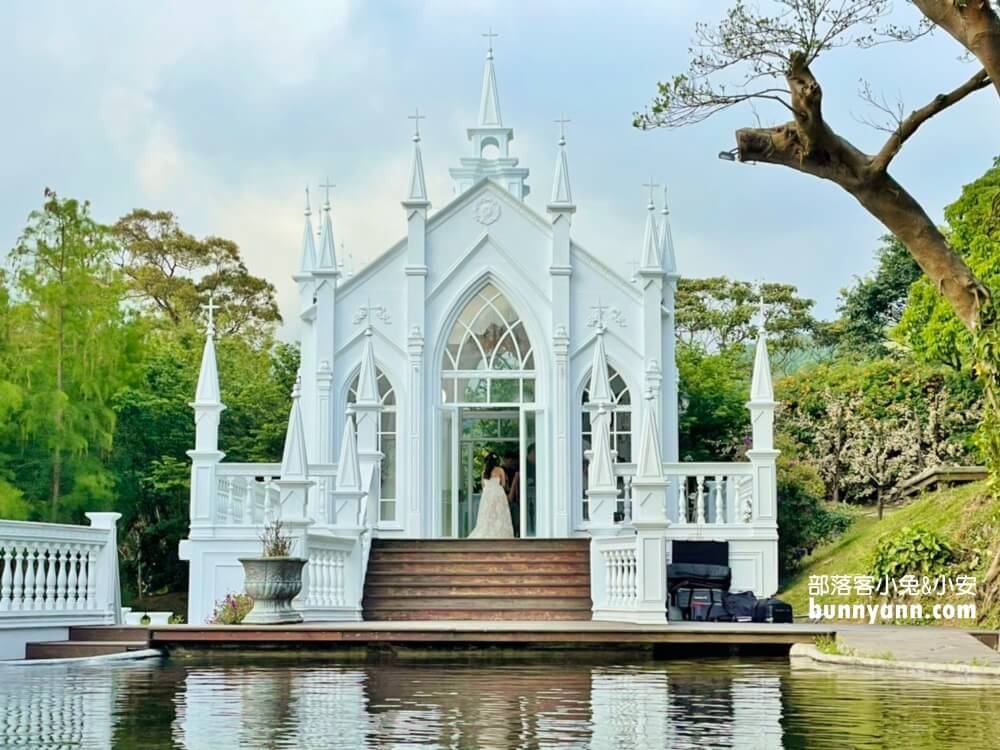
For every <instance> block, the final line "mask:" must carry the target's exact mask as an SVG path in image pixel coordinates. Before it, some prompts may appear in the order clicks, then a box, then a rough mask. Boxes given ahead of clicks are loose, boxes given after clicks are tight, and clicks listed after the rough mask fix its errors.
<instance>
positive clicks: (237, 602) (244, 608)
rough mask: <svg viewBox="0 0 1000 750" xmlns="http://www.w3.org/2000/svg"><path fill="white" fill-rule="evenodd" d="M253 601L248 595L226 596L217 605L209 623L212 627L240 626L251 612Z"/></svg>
mask: <svg viewBox="0 0 1000 750" xmlns="http://www.w3.org/2000/svg"><path fill="white" fill-rule="evenodd" d="M251 609H253V599H251V598H250V597H249V596H248V595H246V594H226V598H225V599H223V600H222V601H221V602H217V603H216V605H215V612H213V613H212V619H211V620H209V621H208V622H209V623H210V624H211V625H239V624H240V623H241V622H243V618H244V617H246V616H247V615H248V614H249V613H250V610H251Z"/></svg>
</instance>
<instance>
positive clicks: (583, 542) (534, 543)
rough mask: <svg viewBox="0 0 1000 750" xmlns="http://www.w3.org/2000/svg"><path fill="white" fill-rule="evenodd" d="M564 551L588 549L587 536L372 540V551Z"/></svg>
mask: <svg viewBox="0 0 1000 750" xmlns="http://www.w3.org/2000/svg"><path fill="white" fill-rule="evenodd" d="M484 549H488V550H492V551H502V552H524V553H525V554H533V553H535V552H564V551H583V552H587V551H588V550H589V549H590V540H589V539H375V540H373V541H372V551H373V552H382V551H389V552H399V551H406V552H412V551H426V550H438V551H440V550H444V551H448V552H468V551H472V552H482V551H483V550H484Z"/></svg>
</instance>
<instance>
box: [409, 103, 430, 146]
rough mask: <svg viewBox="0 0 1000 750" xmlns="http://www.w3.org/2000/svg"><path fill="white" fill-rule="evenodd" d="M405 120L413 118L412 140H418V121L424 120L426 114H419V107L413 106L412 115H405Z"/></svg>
mask: <svg viewBox="0 0 1000 750" xmlns="http://www.w3.org/2000/svg"><path fill="white" fill-rule="evenodd" d="M406 119H407V120H413V140H414V142H416V141H419V140H420V121H421V120H426V119H427V116H426V115H422V114H420V109H419V108H414V110H413V114H412V115H407V116H406Z"/></svg>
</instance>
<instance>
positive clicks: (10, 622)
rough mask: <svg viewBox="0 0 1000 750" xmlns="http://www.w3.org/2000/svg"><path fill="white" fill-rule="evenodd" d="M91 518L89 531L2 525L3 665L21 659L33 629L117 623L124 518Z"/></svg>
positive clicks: (0, 619) (0, 633) (50, 525)
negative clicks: (119, 525) (119, 524)
mask: <svg viewBox="0 0 1000 750" xmlns="http://www.w3.org/2000/svg"><path fill="white" fill-rule="evenodd" d="M88 516H90V517H91V523H92V525H91V526H71V525H68V524H53V523H34V522H29V521H3V520H0V651H2V652H3V655H0V659H2V658H13V657H18V658H19V657H21V656H23V653H24V651H23V649H24V642H26V641H27V640H31V638H30V637H29V636H30V631H31V629H32V628H39V627H52V626H59V627H61V626H66V625H77V624H78V625H88V624H98V623H106V624H113V623H115V622H118V621H119V619H120V592H119V585H118V545H117V537H116V531H115V527H114V522H115V521H116V520H117V519H118V518H119V517H120V515H119V514H118V513H92V514H88ZM15 631H17V632H16V633H15ZM18 634H20V635H18ZM22 636H24V637H23V638H22ZM18 638H21V641H20V642H19V645H18V643H15V641H16V640H17V639H18ZM36 640H37V638H36Z"/></svg>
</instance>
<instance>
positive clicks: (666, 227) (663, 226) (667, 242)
mask: <svg viewBox="0 0 1000 750" xmlns="http://www.w3.org/2000/svg"><path fill="white" fill-rule="evenodd" d="M660 213H661V214H663V218H662V219H661V220H660V264H661V265H662V266H663V271H664V272H665V273H667V274H668V275H674V274H676V273H677V256H676V255H675V254H674V235H673V232H671V231H670V206H668V205H667V186H666V185H664V186H663V208H662V209H661V210H660Z"/></svg>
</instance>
